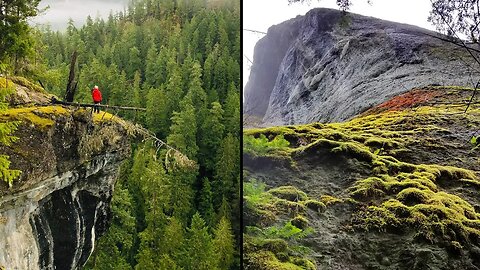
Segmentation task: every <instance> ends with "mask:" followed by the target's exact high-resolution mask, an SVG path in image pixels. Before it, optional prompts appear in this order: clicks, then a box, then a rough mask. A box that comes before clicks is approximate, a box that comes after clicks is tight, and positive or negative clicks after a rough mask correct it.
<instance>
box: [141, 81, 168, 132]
mask: <svg viewBox="0 0 480 270" xmlns="http://www.w3.org/2000/svg"><path fill="white" fill-rule="evenodd" d="M167 109H168V107H167V97H166V95H165V91H164V90H163V87H162V88H160V89H157V88H150V90H149V91H148V95H147V112H146V122H147V127H148V129H149V130H151V131H152V132H154V133H155V134H157V135H159V137H160V138H164V137H166V135H167V132H168V128H169V125H168V123H169V122H170V119H169V115H168V112H167Z"/></svg>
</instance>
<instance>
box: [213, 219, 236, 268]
mask: <svg viewBox="0 0 480 270" xmlns="http://www.w3.org/2000/svg"><path fill="white" fill-rule="evenodd" d="M213 251H214V254H215V256H216V257H217V260H218V264H217V267H218V269H230V266H231V265H232V264H233V260H234V257H233V255H234V251H235V240H234V239H233V232H232V228H231V225H230V222H229V221H228V219H227V218H225V217H222V218H221V219H220V222H219V223H218V226H217V228H216V229H215V233H214V238H213Z"/></svg>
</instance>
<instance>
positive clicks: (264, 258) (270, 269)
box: [244, 250, 303, 270]
mask: <svg viewBox="0 0 480 270" xmlns="http://www.w3.org/2000/svg"><path fill="white" fill-rule="evenodd" d="M244 263H245V265H246V266H248V267H249V268H251V269H258V270H303V268H302V267H300V266H298V265H295V264H293V263H291V262H282V261H280V260H279V259H278V258H277V257H276V256H275V254H273V252H271V251H264V250H261V251H256V252H249V253H247V254H246V255H245V262H244Z"/></svg>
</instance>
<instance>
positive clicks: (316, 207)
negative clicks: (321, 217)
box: [304, 200, 327, 213]
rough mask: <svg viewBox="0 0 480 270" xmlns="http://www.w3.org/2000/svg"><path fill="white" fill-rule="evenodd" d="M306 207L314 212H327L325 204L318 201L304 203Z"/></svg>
mask: <svg viewBox="0 0 480 270" xmlns="http://www.w3.org/2000/svg"><path fill="white" fill-rule="evenodd" d="M304 204H305V206H306V207H307V208H309V209H312V210H313V211H316V212H319V213H322V212H325V209H326V208H327V206H326V205H325V204H324V203H323V202H319V201H317V200H307V201H305V202H304Z"/></svg>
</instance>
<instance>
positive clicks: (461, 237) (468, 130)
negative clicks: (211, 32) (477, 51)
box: [243, 87, 480, 270]
mask: <svg viewBox="0 0 480 270" xmlns="http://www.w3.org/2000/svg"><path fill="white" fill-rule="evenodd" d="M472 91H473V89H467V88H461V87H428V88H422V89H414V90H412V91H409V92H407V93H405V94H402V95H399V96H397V97H394V98H392V99H391V100H389V101H387V102H385V103H382V104H381V105H379V106H376V107H374V108H373V109H370V110H368V111H367V112H365V113H364V114H362V115H360V116H357V117H355V118H353V119H351V120H349V121H346V122H342V123H330V124H322V123H312V124H308V125H289V126H281V127H269V128H264V129H248V130H245V131H244V137H243V142H244V152H243V154H244V156H243V160H244V163H243V165H244V167H243V169H244V174H243V175H244V179H243V180H244V208H243V209H244V226H245V234H244V252H245V253H244V265H245V269H262V270H263V269H265V270H266V269H298V270H300V269H309V270H314V269H358V270H360V269H399V270H413V269H418V270H423V269H432V270H433V269H435V270H438V269H459V270H460V269H469V270H474V269H480V195H479V194H480V171H479V165H480V160H479V156H480V155H479V151H480V144H479V142H480V106H479V105H478V99H475V100H474V102H475V104H472V106H470V108H469V109H468V111H467V113H464V112H465V105H463V104H464V101H465V100H467V99H469V98H470V97H471V96H472ZM474 138H476V139H474Z"/></svg>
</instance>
